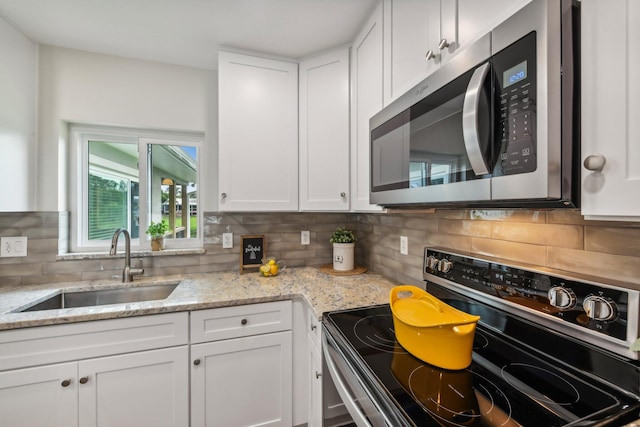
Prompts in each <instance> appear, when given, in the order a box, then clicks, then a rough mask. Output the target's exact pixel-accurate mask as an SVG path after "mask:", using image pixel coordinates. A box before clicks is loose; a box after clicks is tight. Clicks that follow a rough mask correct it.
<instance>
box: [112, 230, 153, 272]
mask: <svg viewBox="0 0 640 427" xmlns="http://www.w3.org/2000/svg"><path fill="white" fill-rule="evenodd" d="M120 234H124V243H125V245H124V269H123V270H122V281H123V282H131V281H133V276H136V275H139V274H142V273H144V269H142V268H131V237H130V236H129V232H128V231H127V230H126V229H124V228H118V229H117V230H116V232H115V233H113V237H112V238H111V250H110V251H109V255H115V254H116V252H117V249H118V237H120Z"/></svg>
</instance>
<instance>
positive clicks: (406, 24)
mask: <svg viewBox="0 0 640 427" xmlns="http://www.w3.org/2000/svg"><path fill="white" fill-rule="evenodd" d="M530 1H531V0H482V1H478V0H385V3H384V5H385V29H387V30H386V31H385V44H386V50H387V51H388V55H387V58H386V59H385V61H386V63H385V67H386V73H385V74H386V78H387V81H386V82H385V85H386V90H385V104H388V103H390V102H391V101H393V100H394V99H396V98H397V97H399V96H401V95H402V94H403V93H405V92H406V91H407V90H409V89H411V88H412V87H413V86H415V85H416V84H418V83H419V82H420V81H421V80H422V79H424V78H425V77H427V76H428V75H429V74H431V73H432V72H433V71H435V70H436V69H438V68H439V67H440V65H441V64H443V63H445V62H447V61H448V60H449V59H450V58H451V57H453V56H454V55H456V54H457V53H458V52H459V51H460V50H462V49H464V47H465V46H466V45H468V44H469V43H470V42H472V41H474V40H475V39H477V38H479V37H480V36H482V35H483V34H485V33H487V32H488V31H490V30H491V29H492V28H493V27H495V26H496V25H497V24H499V23H500V22H502V21H504V20H505V19H507V18H508V17H509V16H511V15H513V14H514V13H515V12H516V11H518V10H519V9H521V8H522V7H523V6H525V5H526V4H527V3H529V2H530Z"/></svg>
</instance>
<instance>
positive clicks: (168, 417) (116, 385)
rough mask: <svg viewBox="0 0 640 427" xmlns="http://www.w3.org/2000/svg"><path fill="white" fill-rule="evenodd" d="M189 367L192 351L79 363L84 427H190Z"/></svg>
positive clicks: (169, 350) (171, 350)
mask: <svg viewBox="0 0 640 427" xmlns="http://www.w3.org/2000/svg"><path fill="white" fill-rule="evenodd" d="M188 363H189V348H188V347H187V346H182V347H175V348H165V349H161V350H154V351H146V352H142V353H131V354H124V355H118V356H110V357H103V358H100V359H90V360H84V361H81V362H79V363H78V378H79V380H78V381H79V382H80V385H79V386H78V390H79V393H78V396H79V403H80V405H79V412H78V414H79V420H80V426H83V427H84V426H87V427H92V426H96V427H98V426H100V427H108V426H113V427H120V426H136V427H142V426H148V427H163V426H165V427H178V426H187V425H188V419H189V418H188V417H189V365H188ZM83 382H84V384H83Z"/></svg>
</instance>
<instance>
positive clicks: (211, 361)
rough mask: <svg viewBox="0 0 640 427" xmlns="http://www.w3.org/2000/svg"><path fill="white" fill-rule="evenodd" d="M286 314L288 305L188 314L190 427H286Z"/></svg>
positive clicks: (289, 358) (289, 373) (289, 372)
mask: <svg viewBox="0 0 640 427" xmlns="http://www.w3.org/2000/svg"><path fill="white" fill-rule="evenodd" d="M291 313H292V308H291V301H280V302H274V303H264V304H253V305H243V306H236V307H225V308H218V309H211V310H202V311H196V312H192V316H191V336H192V339H191V341H192V345H191V425H192V426H193V427H201V426H207V427H213V426H220V427H233V426H282V427H285V426H286V427H290V426H291V425H292V402H293V395H292V384H293V369H292V366H293V348H292V346H293V345H292V331H291V329H292V317H291ZM222 337H223V338H222ZM205 340H209V342H199V341H205Z"/></svg>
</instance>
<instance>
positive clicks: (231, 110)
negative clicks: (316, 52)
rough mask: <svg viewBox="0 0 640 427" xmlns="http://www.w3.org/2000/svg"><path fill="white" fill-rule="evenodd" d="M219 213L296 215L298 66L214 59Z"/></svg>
mask: <svg viewBox="0 0 640 427" xmlns="http://www.w3.org/2000/svg"><path fill="white" fill-rule="evenodd" d="M218 73H219V74H218V79H219V80H218V82H219V89H218V90H219V130H218V132H219V142H218V143H219V161H218V164H219V194H218V201H219V210H220V211H297V210H298V64H294V63H289V62H282V61H275V60H271V59H265V58H259V57H255V56H249V55H243V54H237V53H229V52H220V54H219V71H218Z"/></svg>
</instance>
